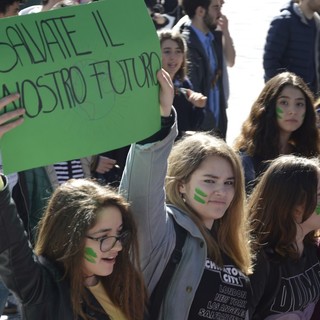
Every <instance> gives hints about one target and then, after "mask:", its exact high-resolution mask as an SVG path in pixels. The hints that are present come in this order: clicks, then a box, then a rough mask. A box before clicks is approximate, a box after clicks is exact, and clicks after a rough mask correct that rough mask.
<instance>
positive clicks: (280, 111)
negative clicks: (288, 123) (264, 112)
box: [276, 107, 283, 119]
mask: <svg viewBox="0 0 320 320" xmlns="http://www.w3.org/2000/svg"><path fill="white" fill-rule="evenodd" d="M276 113H277V118H278V119H282V114H283V110H282V108H280V107H276Z"/></svg>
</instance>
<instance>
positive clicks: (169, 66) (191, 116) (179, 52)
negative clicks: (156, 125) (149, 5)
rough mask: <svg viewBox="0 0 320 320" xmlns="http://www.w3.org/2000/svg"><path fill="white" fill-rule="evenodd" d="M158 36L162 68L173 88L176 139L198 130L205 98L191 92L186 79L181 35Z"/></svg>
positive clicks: (186, 69) (166, 34)
mask: <svg viewBox="0 0 320 320" xmlns="http://www.w3.org/2000/svg"><path fill="white" fill-rule="evenodd" d="M158 35H159V39H160V47H161V53H162V67H163V69H164V70H166V71H167V72H168V73H169V75H170V77H171V80H172V82H173V84H174V88H175V96H174V100H173V105H174V108H175V110H176V112H177V117H178V118H177V121H178V131H179V134H178V138H181V136H182V135H183V134H184V133H185V132H186V131H197V130H198V129H199V127H200V124H201V121H202V119H203V108H204V106H205V105H206V101H207V98H206V97H205V96H203V95H202V94H201V93H198V92H194V91H193V90H192V89H193V86H192V83H191V82H190V80H189V78H188V77H187V74H188V63H187V46H186V44H185V40H184V38H183V37H182V35H181V34H180V33H179V32H173V31H171V30H169V31H161V32H159V33H158Z"/></svg>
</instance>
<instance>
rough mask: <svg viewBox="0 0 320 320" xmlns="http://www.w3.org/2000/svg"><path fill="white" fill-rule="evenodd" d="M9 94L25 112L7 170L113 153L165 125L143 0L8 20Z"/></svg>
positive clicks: (2, 67) (8, 147)
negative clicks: (161, 121)
mask: <svg viewBox="0 0 320 320" xmlns="http://www.w3.org/2000/svg"><path fill="white" fill-rule="evenodd" d="M0 52H1V59H0V86H1V87H0V88H1V96H5V95H8V94H9V93H14V92H19V93H20V99H19V100H18V101H17V102H15V103H12V104H11V105H9V106H8V107H6V109H5V110H4V112H7V111H9V110H12V109H14V108H20V107H22V108H25V110H26V115H25V121H24V123H23V124H22V125H21V126H20V127H18V128H16V129H15V130H13V131H12V132H9V133H8V134H7V135H5V136H4V137H3V139H2V141H1V151H2V155H3V166H4V171H5V172H6V173H10V172H14V171H21V170H25V169H29V168H35V167H39V166H43V165H48V164H52V163H56V162H60V161H66V160H71V159H77V158H80V157H85V156H90V155H94V154H98V153H100V152H104V151H108V150H113V149H116V148H118V147H122V146H125V145H128V144H130V143H131V142H134V141H139V140H141V139H143V138H146V137H147V136H150V135H151V134H153V133H154V132H156V131H157V130H158V129H159V128H160V116H159V102H158V83H157V78H156V72H157V70H159V68H160V67H161V58H160V48H159V41H158V38H157V35H156V32H155V29H154V26H153V24H152V21H151V19H150V17H149V14H148V13H147V10H146V7H145V4H144V1H142V0H139V1H135V0H122V1H119V0H101V1H98V2H94V3H90V4H84V5H77V6H72V7H66V8H62V9H58V10H52V11H49V12H43V13H37V14H30V15H27V16H19V17H14V18H8V19H0Z"/></svg>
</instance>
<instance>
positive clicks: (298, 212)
mask: <svg viewBox="0 0 320 320" xmlns="http://www.w3.org/2000/svg"><path fill="white" fill-rule="evenodd" d="M303 212H304V206H303V205H298V206H297V207H296V208H295V210H294V213H293V217H294V221H295V222H296V223H297V224H300V223H302V222H303V221H302V220H303Z"/></svg>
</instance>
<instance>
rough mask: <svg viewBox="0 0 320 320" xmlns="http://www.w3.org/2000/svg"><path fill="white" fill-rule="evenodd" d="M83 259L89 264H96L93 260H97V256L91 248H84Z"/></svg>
mask: <svg viewBox="0 0 320 320" xmlns="http://www.w3.org/2000/svg"><path fill="white" fill-rule="evenodd" d="M84 258H85V259H86V260H87V261H89V262H91V263H96V259H95V258H97V254H96V252H95V251H94V250H93V249H92V248H89V247H85V248H84Z"/></svg>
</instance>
